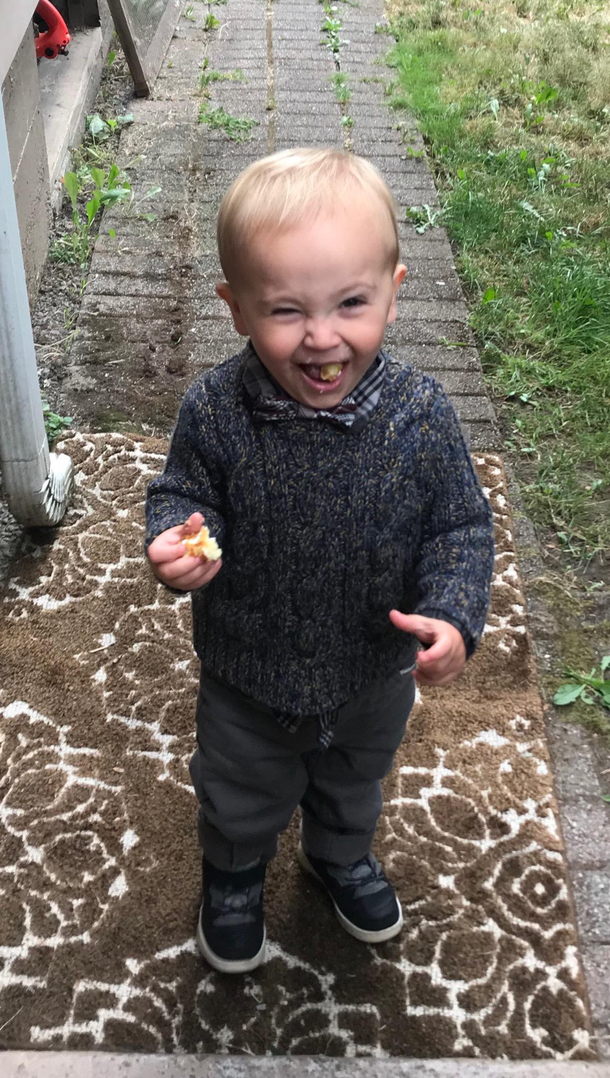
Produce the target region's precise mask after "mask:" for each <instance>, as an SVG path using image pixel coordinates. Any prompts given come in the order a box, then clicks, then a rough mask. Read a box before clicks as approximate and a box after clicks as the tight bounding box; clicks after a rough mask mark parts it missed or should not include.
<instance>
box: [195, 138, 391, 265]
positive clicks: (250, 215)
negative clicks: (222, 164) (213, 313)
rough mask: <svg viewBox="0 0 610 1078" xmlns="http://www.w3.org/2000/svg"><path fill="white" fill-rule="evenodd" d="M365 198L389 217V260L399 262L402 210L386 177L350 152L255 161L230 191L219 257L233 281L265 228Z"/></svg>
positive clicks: (301, 151)
mask: <svg viewBox="0 0 610 1078" xmlns="http://www.w3.org/2000/svg"><path fill="white" fill-rule="evenodd" d="M358 194H364V195H365V197H366V198H367V199H370V200H371V201H376V202H377V203H378V205H379V206H380V208H381V209H382V211H385V213H386V214H387V218H388V222H389V224H390V225H391V230H392V240H391V242H390V244H389V250H388V262H391V264H392V266H391V268H392V269H394V267H395V266H396V264H397V262H398V246H399V244H398V228H397V225H396V207H395V204H394V199H393V198H392V194H391V192H390V189H389V188H388V186H387V184H386V182H385V180H384V179H383V177H382V176H381V173H380V172H379V171H378V170H377V169H376V168H375V166H374V165H372V164H371V163H370V162H369V161H366V160H365V159H364V158H363V157H357V156H356V155H355V154H352V153H347V152H346V151H345V150H334V149H315V148H310V147H309V148H308V147H300V148H296V149H291V150H279V151H278V152H277V153H273V154H270V155H269V156H268V157H263V158H261V159H260V160H259V161H255V162H254V163H253V164H251V165H249V166H248V168H246V169H244V171H243V172H242V173H241V174H240V175H239V176H238V177H237V179H236V180H235V182H234V183H233V184H232V185H231V187H230V188H229V190H228V191H227V192H226V194H225V196H224V198H223V200H222V202H221V204H220V211H219V213H218V224H217V236H218V253H219V256H220V263H221V266H222V269H223V273H224V274H225V277H226V278H227V280H229V281H230V279H231V276H232V275H233V274H234V273H237V272H238V269H237V267H238V266H239V263H240V261H241V257H240V256H242V253H243V249H244V244H248V243H249V242H251V241H252V240H253V239H254V237H255V236H256V235H257V234H258V233H260V232H262V231H265V230H269V231H272V232H276V231H281V230H283V229H288V228H293V227H295V226H297V225H300V224H302V222H303V221H304V220H305V219H306V218H309V219H310V220H311V219H315V218H316V217H317V216H318V215H319V214H321V213H322V212H324V211H328V210H332V209H335V208H336V207H337V205H338V204H339V205H341V206H343V208H345V209H347V208H348V207H349V205H350V200H351V198H352V197H353V196H354V195H358Z"/></svg>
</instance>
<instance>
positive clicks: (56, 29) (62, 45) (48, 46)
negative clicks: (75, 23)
mask: <svg viewBox="0 0 610 1078" xmlns="http://www.w3.org/2000/svg"><path fill="white" fill-rule="evenodd" d="M36 14H37V15H40V18H41V19H44V21H45V22H46V24H47V26H48V28H49V29H48V30H45V31H44V32H43V33H42V34H39V35H38V37H37V38H36V58H37V59H38V60H39V59H40V57H41V56H46V57H47V58H48V59H49V60H54V59H55V57H56V56H57V54H58V53H60V52H65V51H66V46H67V45H69V44H70V31H69V30H68V27H67V26H66V24H65V22H64V20H63V19H62V17H61V15H60V14H59V11H58V10H57V8H56V7H53V4H51V3H50V0H38V4H37V5H36Z"/></svg>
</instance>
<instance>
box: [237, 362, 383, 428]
mask: <svg viewBox="0 0 610 1078" xmlns="http://www.w3.org/2000/svg"><path fill="white" fill-rule="evenodd" d="M386 361H387V355H386V353H385V352H383V351H380V352H379V353H378V355H377V356H376V358H375V360H374V362H373V363H371V366H370V367H369V369H368V370H367V371H366V372H365V374H364V375H363V376H362V378H361V379H360V381H359V382H358V385H357V386H355V387H354V389H353V390H352V392H351V393H349V394H348V395H347V396H346V397H344V398H343V400H342V401H341V402H340V403H339V404H338V405H336V407H334V408H328V409H325V408H309V407H308V406H307V405H305V404H301V403H300V402H299V401H296V400H294V398H293V397H291V396H290V395H289V394H288V393H286V391H285V390H284V389H282V387H281V386H280V385H278V383H277V382H276V381H275V379H274V378H273V377H272V375H271V374H270V373H269V371H268V370H267V368H266V367H265V366H264V364H263V363H262V362H261V360H260V359H259V357H258V355H257V354H256V351H255V350H254V347H253V345H252V342H251V341H249V342H248V344H247V346H246V348H245V349H244V361H243V372H242V377H243V383H244V388H245V390H246V393H247V394H248V397H249V398H250V401H251V402H252V404H253V414H254V416H255V418H257V419H260V420H262V421H273V420H278V419H314V420H315V419H317V420H320V419H322V420H326V421H327V422H331V423H335V424H338V425H339V426H343V427H349V428H350V429H351V430H360V429H362V427H363V426H365V424H366V423H367V422H368V420H369V419H370V417H371V415H372V413H373V411H374V409H375V408H376V406H377V404H378V401H379V398H380V396H381V390H382V388H383V381H384V374H385V368H386Z"/></svg>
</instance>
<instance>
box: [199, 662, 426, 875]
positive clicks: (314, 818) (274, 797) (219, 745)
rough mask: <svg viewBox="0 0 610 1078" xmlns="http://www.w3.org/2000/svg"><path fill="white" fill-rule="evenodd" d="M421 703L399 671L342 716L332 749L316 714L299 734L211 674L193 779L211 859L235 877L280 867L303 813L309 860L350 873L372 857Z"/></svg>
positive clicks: (205, 682) (204, 688)
mask: <svg viewBox="0 0 610 1078" xmlns="http://www.w3.org/2000/svg"><path fill="white" fill-rule="evenodd" d="M401 665H403V667H404V664H401ZM414 696H415V684H414V681H413V678H412V676H411V674H410V673H408V672H405V673H402V674H401V673H400V671H399V670H397V671H396V672H395V673H394V674H392V675H390V676H389V677H388V678H386V679H385V680H383V681H379V682H375V683H373V684H371V685H368V686H366V688H364V689H362V690H361V691H360V692H359V693H357V694H356V695H355V696H353V697H352V698H351V699H350V700H348V701H347V703H345V704H344V705H343V706H342V707H340V708H339V710H338V721H337V725H336V727H335V732H334V737H333V741H332V743H331V745H330V746H329V747H328V748H327V749H322V748H321V746H320V745H319V743H318V723H317V719H316V716H307V717H306V718H304V719H303V721H302V723H301V725H300V726H299V728H298V729H297V730H296V732H295V733H290V732H289V731H287V730H285V729H283V728H282V727H281V726H280V724H279V723H278V721H277V719H276V718H275V717H274V715H273V712H272V711H271V709H270V708H268V707H266V706H265V705H264V704H258V703H256V702H255V701H254V700H251V699H250V698H249V697H247V696H244V695H243V694H242V693H240V692H239V691H237V690H236V689H232V688H230V687H229V686H228V685H225V684H224V683H222V682H220V681H216V680H215V679H214V678H211V677H209V676H207V675H205V674H203V673H202V676H201V682H200V688H199V697H198V701H197V750H196V752H195V754H194V755H193V757H192V759H191V763H190V772H191V778H192V780H193V785H194V787H195V792H196V794H197V797H198V799H199V837H200V840H201V844H202V846H203V849H204V851H205V855H206V857H207V859H208V860H209V861H211V863H212V864H213V865H215V866H216V867H217V868H220V869H225V870H234V871H237V870H239V869H241V868H245V867H246V866H247V865H251V864H253V863H257V862H260V863H265V862H267V861H270V860H271V858H272V857H273V856H274V855H275V853H276V852H277V837H278V834H279V832H280V831H283V830H284V829H285V828H286V827H287V826H288V824H289V822H290V819H291V817H292V814H293V812H294V810H295V809H296V807H297V805H301V808H302V813H303V817H302V825H301V835H302V842H303V846H304V848H305V850H306V851H307V853H309V854H311V855H312V856H313V857H319V858H322V859H323V860H325V861H333V862H334V863H335V864H343V865H348V864H351V863H352V862H353V861H357V860H358V859H359V858H360V857H364V856H365V854H367V853H368V851H369V850H370V847H371V842H372V840H373V835H374V834H375V828H376V826H377V820H378V818H379V815H380V813H381V809H382V806H383V800H382V796H381V779H382V778H383V777H384V775H386V774H387V773H388V771H389V770H390V768H391V766H392V761H393V758H394V753H395V752H396V749H397V748H398V746H399V744H400V742H401V740H402V737H403V735H404V732H405V726H406V723H407V718H408V716H409V712H410V710H411V707H412V704H413V700H414Z"/></svg>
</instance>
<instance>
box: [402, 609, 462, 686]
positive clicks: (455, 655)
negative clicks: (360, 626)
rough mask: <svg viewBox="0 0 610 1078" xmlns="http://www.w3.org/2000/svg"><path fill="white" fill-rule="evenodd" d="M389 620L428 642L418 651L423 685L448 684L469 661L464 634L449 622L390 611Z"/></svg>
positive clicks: (419, 672)
mask: <svg viewBox="0 0 610 1078" xmlns="http://www.w3.org/2000/svg"><path fill="white" fill-rule="evenodd" d="M390 621H391V622H392V624H393V625H395V626H396V628H397V629H402V631H403V632H404V633H413V635H414V636H416V637H417V639H418V640H421V642H422V644H429V645H430V647H429V648H427V649H426V650H425V651H418V653H417V669H416V671H415V673H414V675H413V676H414V677H415V679H416V681H419V682H421V684H422V685H448V684H449V682H451V681H453V680H454V678H456V677H457V676H458V674H461V672H462V670H463V669H464V666H465V664H466V645H465V644H464V640H463V638H462V634H461V633H460V632H458V630H457V629H456V628H455V626H453V625H450V623H449V622H448V621H440V620H439V619H438V618H422V617H421V616H420V615H419V614H401V613H400V610H391V611H390Z"/></svg>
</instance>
